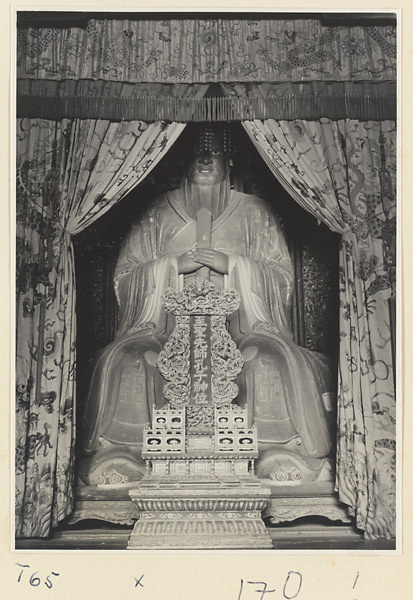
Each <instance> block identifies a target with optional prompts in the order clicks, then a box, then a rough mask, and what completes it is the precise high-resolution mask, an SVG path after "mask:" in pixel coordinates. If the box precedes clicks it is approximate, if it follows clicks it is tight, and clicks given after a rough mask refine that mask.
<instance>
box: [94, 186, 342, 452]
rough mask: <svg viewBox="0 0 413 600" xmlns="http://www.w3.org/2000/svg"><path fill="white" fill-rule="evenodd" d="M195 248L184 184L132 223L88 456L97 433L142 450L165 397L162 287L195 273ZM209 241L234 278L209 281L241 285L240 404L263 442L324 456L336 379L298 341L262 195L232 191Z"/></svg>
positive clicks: (232, 327) (288, 268) (235, 329)
mask: <svg viewBox="0 0 413 600" xmlns="http://www.w3.org/2000/svg"><path fill="white" fill-rule="evenodd" d="M195 247H196V220H195V219H194V218H193V216H191V214H190V211H188V210H187V207H186V205H185V202H184V201H183V196H182V190H181V189H179V190H175V191H174V192H168V193H167V194H165V195H162V196H160V197H159V198H158V199H157V200H156V201H155V202H154V203H153V204H152V205H151V207H149V208H148V209H147V211H146V214H145V215H144V216H143V217H142V218H140V220H139V221H138V222H136V223H133V224H132V228H131V231H130V233H129V235H128V236H127V237H126V239H125V241H124V243H123V246H122V248H121V251H120V255H119V259H118V263H117V266H116V269H115V276H114V284H115V293H116V297H117V300H118V303H119V327H118V331H117V334H116V337H115V340H114V342H113V343H111V344H110V345H109V346H107V347H106V348H105V349H104V350H103V352H102V354H101V356H100V358H99V360H98V362H97V364H96V367H95V369H94V372H93V376H92V381H91V386H90V392H89V397H88V399H87V404H86V410H85V415H84V436H83V437H84V450H85V451H86V453H89V454H90V453H93V452H95V451H96V450H97V448H98V447H99V438H103V439H105V440H106V441H107V442H111V443H112V444H120V445H129V446H131V447H136V448H139V447H140V446H141V444H142V431H143V427H144V425H145V424H149V423H150V422H151V411H152V407H153V406H154V405H155V406H157V407H160V406H162V404H163V403H164V400H163V397H162V387H163V380H162V377H161V375H160V373H159V372H158V369H157V366H156V357H157V354H158V353H159V352H160V350H161V349H162V347H163V344H164V343H165V342H166V340H167V339H168V336H169V335H170V334H171V333H172V330H173V324H174V319H173V316H171V315H167V314H166V313H165V311H164V309H163V308H162V305H161V300H162V293H163V292H164V290H165V289H166V288H168V287H172V288H179V287H180V286H183V285H188V284H190V283H191V282H192V281H193V280H194V274H191V275H185V278H184V276H183V275H179V274H178V262H177V261H178V257H179V256H180V255H181V254H182V253H184V252H187V251H188V250H190V249H192V248H195ZM211 247H212V248H214V249H216V250H220V251H222V252H224V253H226V254H227V255H228V257H229V269H228V275H225V276H223V275H219V274H217V273H214V272H211V274H210V279H211V282H212V283H214V284H215V285H216V286H217V287H220V288H222V287H224V286H225V287H230V288H235V289H236V290H237V291H238V293H239V295H240V298H241V305H240V308H239V310H238V311H237V312H236V313H234V314H233V315H231V316H230V318H229V331H230V333H231V335H232V337H233V339H234V340H235V342H236V344H237V346H238V347H239V349H240V350H241V352H242V354H243V357H244V360H245V365H244V368H243V372H242V374H241V375H240V376H239V378H238V381H237V383H238V385H239V395H238V399H237V402H238V403H239V404H240V405H241V406H247V407H248V414H249V418H250V420H251V421H252V422H254V423H257V428H258V440H259V448H260V449H261V450H264V449H268V448H271V447H274V446H279V445H281V446H283V445H284V446H286V445H287V446H288V447H291V444H293V445H294V447H295V448H297V451H298V452H299V453H301V454H302V455H304V456H306V457H308V458H322V457H326V456H327V455H328V454H329V452H330V450H331V447H332V442H333V440H332V434H331V430H332V428H331V426H330V425H331V423H330V421H331V415H330V413H329V412H328V410H326V407H325V405H324V403H323V401H322V394H323V393H325V392H331V391H332V389H331V378H330V375H329V369H328V367H327V364H326V361H325V360H324V359H323V358H322V357H321V356H320V355H318V354H316V353H313V352H310V351H308V350H306V349H304V348H301V347H299V346H297V344H296V343H295V342H294V341H293V336H292V332H291V329H290V312H291V298H292V293H293V280H294V277H293V267H292V263H291V260H290V257H289V254H288V250H287V247H286V243H285V240H284V237H283V234H282V232H281V229H280V226H279V224H278V222H277V220H276V218H275V216H274V214H273V211H272V209H271V208H270V206H269V205H267V204H266V203H265V202H264V201H263V200H262V199H260V198H258V197H255V196H251V195H247V194H243V193H240V192H235V191H230V192H229V194H228V201H227V203H226V206H225V208H224V209H223V210H222V212H221V213H220V214H219V215H218V216H216V218H214V219H213V220H212V232H211ZM183 278H184V280H183Z"/></svg>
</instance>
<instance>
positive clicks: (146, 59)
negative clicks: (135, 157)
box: [17, 17, 397, 83]
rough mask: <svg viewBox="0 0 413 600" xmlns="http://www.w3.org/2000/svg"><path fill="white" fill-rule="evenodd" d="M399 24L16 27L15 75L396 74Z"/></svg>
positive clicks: (228, 77)
mask: <svg viewBox="0 0 413 600" xmlns="http://www.w3.org/2000/svg"><path fill="white" fill-rule="evenodd" d="M396 62H397V46H396V28H395V27H383V26H371V27H367V26H355V27H349V26H338V27H327V26H325V25H322V24H321V22H320V21H319V20H318V19H294V20H288V19H283V18H281V19H280V18H274V19H263V20H250V19H248V17H246V18H245V19H234V20H231V19H219V18H218V19H210V20H204V19H193V20H191V19H181V20H179V19H172V20H162V19H160V20H134V21H128V20H98V19H94V20H90V21H89V22H88V25H87V27H86V28H85V29H82V28H79V27H70V28H65V29H53V28H39V29H35V28H31V27H29V28H25V29H21V30H19V33H18V64H17V76H18V78H20V79H21V78H24V79H26V78H30V79H49V80H55V81H59V80H66V79H92V80H104V81H120V82H129V83H141V82H163V83H209V82H220V81H224V82H237V81H240V82H264V81H279V82H286V81H300V82H301V81H311V80H319V81H349V80H351V81H361V80H370V81H385V80H395V78H396Z"/></svg>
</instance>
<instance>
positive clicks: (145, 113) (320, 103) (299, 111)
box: [17, 92, 397, 123]
mask: <svg viewBox="0 0 413 600" xmlns="http://www.w3.org/2000/svg"><path fill="white" fill-rule="evenodd" d="M396 114H397V106H396V96H395V95H394V96H393V95H378V96H374V95H351V94H341V95H340V94H335V95H330V94H329V95H323V94H313V95H308V94H306V95H302V96H299V95H284V96H244V97H235V96H231V97H222V96H220V97H210V96H206V97H202V98H175V97H168V96H166V97H155V96H144V97H137V98H127V97H109V96H82V95H74V96H71V95H58V96H55V95H53V96H48V95H43V94H32V93H28V92H19V93H18V96H17V116H18V117H21V118H24V117H31V118H36V117H37V118H43V119H62V118H80V119H110V120H113V121H135V120H142V121H147V122H153V121H171V122H183V123H187V122H192V121H194V122H199V121H249V120H253V119H278V120H293V119H297V118H301V119H317V118H320V117H326V118H330V119H343V118H354V119H360V120H363V121H366V120H380V121H381V120H387V119H388V120H395V119H396Z"/></svg>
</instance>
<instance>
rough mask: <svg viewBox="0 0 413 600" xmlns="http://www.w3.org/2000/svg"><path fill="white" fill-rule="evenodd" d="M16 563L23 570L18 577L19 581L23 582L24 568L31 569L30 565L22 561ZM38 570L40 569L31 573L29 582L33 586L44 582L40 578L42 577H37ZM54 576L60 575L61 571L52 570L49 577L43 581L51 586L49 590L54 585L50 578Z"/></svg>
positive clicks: (48, 586)
mask: <svg viewBox="0 0 413 600" xmlns="http://www.w3.org/2000/svg"><path fill="white" fill-rule="evenodd" d="M16 565H17V566H18V567H21V571H20V573H19V576H18V578H17V583H21V582H22V576H23V573H24V569H30V565H21V564H20V563H16ZM38 572H39V571H35V572H34V573H32V574H31V575H30V579H29V584H30V585H31V586H33V587H37V586H39V585H40V584H41V583H42V580H41V579H40V577H37V573H38ZM52 576H54V577H58V576H59V573H53V571H52V573H50V575H47V577H46V578H45V581H43V583H44V585H45V586H46V587H47V588H49V590H50V589H51V588H52V587H53V583H52V581H51V579H50V578H51V577H52Z"/></svg>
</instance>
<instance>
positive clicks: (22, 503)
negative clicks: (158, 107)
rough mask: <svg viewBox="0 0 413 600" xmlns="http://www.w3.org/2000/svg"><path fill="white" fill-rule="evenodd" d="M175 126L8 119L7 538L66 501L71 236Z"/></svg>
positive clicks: (70, 469) (62, 513)
mask: <svg viewBox="0 0 413 600" xmlns="http://www.w3.org/2000/svg"><path fill="white" fill-rule="evenodd" d="M184 127H185V126H184V125H183V124H177V123H176V124H175V123H172V124H167V123H165V122H158V123H153V124H146V123H143V122H140V121H139V122H128V123H111V122H109V121H96V120H84V121H82V120H74V121H71V120H67V119H65V120H62V121H50V120H42V119H32V120H31V119H22V120H19V121H18V125H17V174H18V175H17V253H16V255H17V283H16V292H17V310H16V330H17V338H16V347H17V359H16V395H17V406H16V477H15V482H16V535H17V537H44V536H47V535H48V533H49V531H50V527H51V526H54V525H56V524H57V523H58V521H60V520H62V519H63V518H65V517H66V516H67V515H68V514H70V512H71V511H72V508H73V493H74V443H75V407H76V397H75V394H76V387H75V368H76V322H75V314H76V298H75V267H74V254H73V246H72V240H71V238H72V235H73V234H75V233H78V232H80V231H82V230H83V229H84V228H86V227H87V226H89V225H91V224H92V223H93V222H94V221H95V220H96V219H97V218H99V217H100V216H101V215H102V214H104V213H105V212H106V211H107V210H109V209H110V208H111V206H113V205H114V204H115V203H117V202H118V201H119V200H121V199H122V198H123V197H124V196H125V195H126V194H127V193H128V192H129V191H130V190H131V189H133V188H134V187H135V186H136V185H137V184H138V183H139V182H140V181H142V179H143V178H144V177H145V176H146V175H147V174H148V173H149V172H150V171H151V170H152V169H153V167H154V166H155V165H156V164H157V163H158V161H159V160H160V159H161V158H162V157H163V156H164V155H165V154H166V153H167V151H168V150H169V148H170V147H171V145H172V144H173V143H174V141H175V140H176V138H177V137H178V136H179V134H180V133H181V132H182V130H183V129H184Z"/></svg>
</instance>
